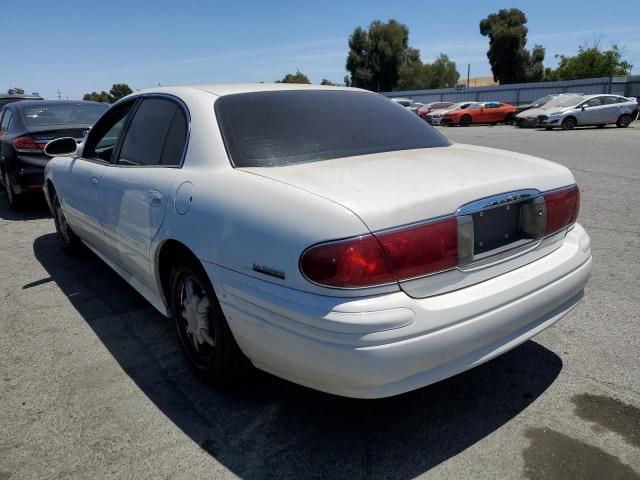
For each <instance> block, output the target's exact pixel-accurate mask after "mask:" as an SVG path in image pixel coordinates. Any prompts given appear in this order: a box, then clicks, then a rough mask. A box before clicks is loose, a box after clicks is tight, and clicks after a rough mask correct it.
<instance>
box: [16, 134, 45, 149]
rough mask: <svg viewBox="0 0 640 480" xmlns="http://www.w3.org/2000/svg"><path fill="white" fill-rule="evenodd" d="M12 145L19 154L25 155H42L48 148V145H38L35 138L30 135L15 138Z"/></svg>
mask: <svg viewBox="0 0 640 480" xmlns="http://www.w3.org/2000/svg"><path fill="white" fill-rule="evenodd" d="M11 143H12V144H13V146H14V147H15V149H16V150H17V151H18V152H24V153H42V151H43V150H44V147H45V146H46V143H37V142H36V141H35V140H34V139H33V137H31V136H29V135H25V136H24V137H18V138H15V139H14V140H13V141H12V142H11Z"/></svg>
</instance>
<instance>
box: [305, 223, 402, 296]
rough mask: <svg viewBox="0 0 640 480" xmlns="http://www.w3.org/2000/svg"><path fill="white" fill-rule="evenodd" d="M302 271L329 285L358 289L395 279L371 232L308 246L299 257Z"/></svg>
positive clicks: (310, 278) (320, 282) (322, 283)
mask: <svg viewBox="0 0 640 480" xmlns="http://www.w3.org/2000/svg"><path fill="white" fill-rule="evenodd" d="M300 268H301V270H302V273H304V275H305V276H306V277H307V278H308V279H309V280H311V281H312V282H315V283H319V284H321V285H327V286H330V287H342V288H356V287H366V286H370V285H379V284H382V283H389V282H395V281H396V275H395V274H394V273H393V270H392V269H391V267H390V266H389V264H388V263H387V260H386V258H385V256H384V253H383V251H382V248H380V244H379V243H378V241H377V240H376V239H375V238H374V237H373V236H371V235H367V236H364V237H359V238H357V239H354V240H345V241H341V242H334V243H324V244H320V245H317V246H315V247H311V248H309V249H308V250H307V251H306V252H304V253H303V254H302V258H301V259H300Z"/></svg>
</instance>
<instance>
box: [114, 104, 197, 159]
mask: <svg viewBox="0 0 640 480" xmlns="http://www.w3.org/2000/svg"><path fill="white" fill-rule="evenodd" d="M186 135H187V121H186V118H185V116H184V113H183V112H182V109H181V108H180V107H179V106H178V105H177V104H176V103H175V102H172V101H170V100H166V99H161V98H148V99H145V100H143V101H142V104H141V105H140V107H139V108H138V109H137V110H136V112H135V115H134V117H133V119H132V120H131V125H130V126H129V128H128V129H127V133H126V134H125V137H124V143H123V144H122V150H121V153H120V160H119V163H121V164H123V165H179V164H180V161H181V159H182V152H183V150H184V147H185V142H186Z"/></svg>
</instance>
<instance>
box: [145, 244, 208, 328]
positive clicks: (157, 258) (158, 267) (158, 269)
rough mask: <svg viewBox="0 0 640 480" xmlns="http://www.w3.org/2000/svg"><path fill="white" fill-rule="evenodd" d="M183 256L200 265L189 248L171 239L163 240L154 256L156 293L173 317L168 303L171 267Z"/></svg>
mask: <svg viewBox="0 0 640 480" xmlns="http://www.w3.org/2000/svg"><path fill="white" fill-rule="evenodd" d="M185 256H186V257H190V258H192V259H193V260H195V261H196V262H198V263H199V264H201V262H200V259H198V257H197V256H196V254H195V253H193V251H192V250H191V249H190V248H189V247H187V246H186V245H185V244H184V243H182V242H180V241H178V240H174V239H171V238H170V239H166V240H163V241H162V243H160V245H158V247H157V248H156V251H155V255H154V269H155V277H156V282H157V283H158V291H159V293H160V296H161V299H162V302H163V303H164V305H165V306H166V307H167V312H169V314H170V315H171V316H173V312H171V307H170V302H169V294H170V288H171V286H170V285H169V281H170V275H171V266H172V265H173V263H174V260H175V259H176V258H178V257H185ZM203 270H204V268H203Z"/></svg>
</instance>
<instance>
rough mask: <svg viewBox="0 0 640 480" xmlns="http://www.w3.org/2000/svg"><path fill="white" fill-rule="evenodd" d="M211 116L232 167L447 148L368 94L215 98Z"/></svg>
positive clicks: (430, 131) (424, 127)
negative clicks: (216, 121)
mask: <svg viewBox="0 0 640 480" xmlns="http://www.w3.org/2000/svg"><path fill="white" fill-rule="evenodd" d="M215 112H216V116H217V119H218V124H219V126H220V130H221V133H222V137H223V139H224V143H225V146H226V148H227V152H228V153H229V156H230V157H231V161H232V163H233V164H234V165H235V166H236V167H276V166H284V165H291V164H296V163H304V162H316V161H321V160H330V159H335V158H341V157H350V156H355V155H367V154H372V153H381V152H390V151H395V150H410V149H417V148H432V147H445V146H448V145H450V143H449V142H448V140H447V139H446V138H445V137H444V136H442V135H441V134H440V133H438V132H437V131H436V130H435V129H434V128H432V127H431V126H430V125H428V124H427V123H426V122H424V121H423V120H422V119H421V118H420V117H418V116H417V115H414V114H411V113H409V112H407V111H406V110H403V109H401V108H398V107H397V106H395V105H393V103H392V102H390V101H389V100H387V99H386V98H384V97H382V96H380V95H376V94H372V93H364V92H349V91H320V90H294V91H274V92H254V93H241V94H235V95H226V96H223V97H221V98H219V99H218V100H217V101H216V103H215Z"/></svg>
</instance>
